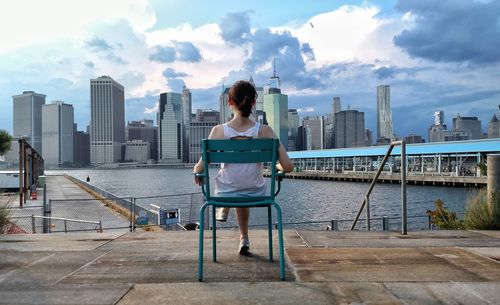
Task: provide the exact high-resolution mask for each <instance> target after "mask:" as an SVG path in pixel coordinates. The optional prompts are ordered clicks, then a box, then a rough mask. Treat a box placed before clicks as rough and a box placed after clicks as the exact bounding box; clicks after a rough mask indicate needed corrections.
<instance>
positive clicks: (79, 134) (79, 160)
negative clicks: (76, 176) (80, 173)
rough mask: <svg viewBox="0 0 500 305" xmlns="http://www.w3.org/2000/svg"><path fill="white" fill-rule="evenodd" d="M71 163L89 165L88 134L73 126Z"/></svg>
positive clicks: (81, 165)
mask: <svg viewBox="0 0 500 305" xmlns="http://www.w3.org/2000/svg"><path fill="white" fill-rule="evenodd" d="M73 164H74V165H75V166H80V167H85V166H89V165H90V135H89V134H88V133H87V132H83V131H78V129H77V127H76V124H74V128H73Z"/></svg>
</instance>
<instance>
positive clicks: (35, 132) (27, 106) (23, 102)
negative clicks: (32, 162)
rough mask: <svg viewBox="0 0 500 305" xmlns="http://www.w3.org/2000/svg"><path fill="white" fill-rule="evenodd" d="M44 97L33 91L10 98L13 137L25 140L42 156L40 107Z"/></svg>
mask: <svg viewBox="0 0 500 305" xmlns="http://www.w3.org/2000/svg"><path fill="white" fill-rule="evenodd" d="M45 97H46V95H44V94H40V93H35V92H34V91H24V92H23V93H22V94H19V95H14V96H12V102H13V107H14V111H13V114H14V120H13V123H14V126H13V127H14V128H13V136H14V137H16V138H25V139H26V140H27V141H28V143H29V144H30V145H31V147H33V148H34V149H35V150H36V151H37V152H38V153H39V154H42V105H44V104H45Z"/></svg>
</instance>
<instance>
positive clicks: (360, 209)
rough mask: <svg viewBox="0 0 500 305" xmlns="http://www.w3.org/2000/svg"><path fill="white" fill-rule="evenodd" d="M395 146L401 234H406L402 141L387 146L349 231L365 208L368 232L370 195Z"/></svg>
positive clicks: (404, 172)
mask: <svg viewBox="0 0 500 305" xmlns="http://www.w3.org/2000/svg"><path fill="white" fill-rule="evenodd" d="M396 145H401V170H400V171H401V218H402V219H401V224H402V228H401V234H403V235H406V234H407V233H408V223H407V218H408V217H407V209H406V143H405V141H404V140H402V141H394V142H392V143H391V144H390V145H389V149H388V150H387V153H386V154H385V156H384V159H383V160H382V163H381V164H380V167H379V168H378V171H377V174H376V175H375V177H374V178H373V180H372V182H371V183H370V187H369V188H368V191H367V192H366V195H365V197H364V200H363V203H362V204H361V206H360V208H359V210H358V213H357V214H356V218H355V219H354V221H353V223H352V225H351V231H352V230H354V228H355V227H356V223H357V222H358V219H359V217H360V215H361V212H363V209H364V208H365V206H366V219H367V224H366V228H367V230H368V231H369V230H370V205H369V202H370V194H371V192H372V190H373V187H374V186H375V183H377V181H378V178H379V176H380V174H381V173H382V171H383V170H384V166H385V163H386V162H387V160H388V159H389V157H390V155H391V152H392V150H393V148H394V146H396Z"/></svg>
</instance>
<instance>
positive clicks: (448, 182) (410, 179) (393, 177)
mask: <svg viewBox="0 0 500 305" xmlns="http://www.w3.org/2000/svg"><path fill="white" fill-rule="evenodd" d="M375 174H376V172H363V171H356V172H355V171H346V172H342V173H336V172H330V171H312V170H310V171H301V172H291V173H287V174H286V178H290V179H309V180H330V181H350V182H371V181H372V180H373V178H374V177H375ZM264 175H265V176H267V177H269V173H264ZM406 180H407V184H413V185H432V186H452V187H455V186H456V187H485V186H486V184H487V178H486V177H476V176H452V175H443V174H437V173H436V174H433V173H426V174H420V173H412V172H410V173H408V174H407V176H406ZM378 182H379V183H390V184H399V183H400V182H401V174H400V173H392V174H391V173H385V172H384V173H382V174H381V175H380V177H379V179H378Z"/></svg>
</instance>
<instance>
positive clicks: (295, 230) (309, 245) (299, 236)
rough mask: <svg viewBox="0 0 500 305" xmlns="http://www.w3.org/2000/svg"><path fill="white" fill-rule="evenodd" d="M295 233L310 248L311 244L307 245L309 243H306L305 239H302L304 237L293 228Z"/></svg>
mask: <svg viewBox="0 0 500 305" xmlns="http://www.w3.org/2000/svg"><path fill="white" fill-rule="evenodd" d="M295 234H297V235H298V236H299V237H300V239H301V240H302V242H303V243H304V244H305V245H306V247H308V248H311V245H309V244H308V243H307V241H306V240H305V239H304V237H302V235H300V233H299V231H297V230H295Z"/></svg>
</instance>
